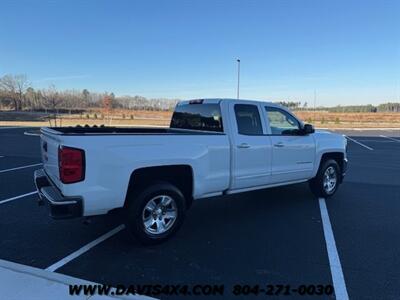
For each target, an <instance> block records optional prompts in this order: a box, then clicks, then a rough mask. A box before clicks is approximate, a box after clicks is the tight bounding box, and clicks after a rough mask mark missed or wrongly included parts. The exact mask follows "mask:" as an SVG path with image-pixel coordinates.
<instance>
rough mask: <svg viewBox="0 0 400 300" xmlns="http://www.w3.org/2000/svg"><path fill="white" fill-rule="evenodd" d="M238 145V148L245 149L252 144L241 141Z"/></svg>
mask: <svg viewBox="0 0 400 300" xmlns="http://www.w3.org/2000/svg"><path fill="white" fill-rule="evenodd" d="M237 147H238V148H242V149H245V148H250V145H249V144H247V143H241V144H240V145H237Z"/></svg>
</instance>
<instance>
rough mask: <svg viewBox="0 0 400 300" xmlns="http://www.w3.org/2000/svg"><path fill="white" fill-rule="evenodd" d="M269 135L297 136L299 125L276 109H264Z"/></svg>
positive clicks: (286, 114) (283, 112)
mask: <svg viewBox="0 0 400 300" xmlns="http://www.w3.org/2000/svg"><path fill="white" fill-rule="evenodd" d="M265 110H266V113H267V117H268V121H269V126H270V127H271V133H272V134H274V135H297V134H299V133H300V123H299V121H298V120H297V119H296V118H295V117H293V116H292V115H291V114H289V113H288V112H286V111H284V110H283V109H279V108H276V107H268V106H267V107H265Z"/></svg>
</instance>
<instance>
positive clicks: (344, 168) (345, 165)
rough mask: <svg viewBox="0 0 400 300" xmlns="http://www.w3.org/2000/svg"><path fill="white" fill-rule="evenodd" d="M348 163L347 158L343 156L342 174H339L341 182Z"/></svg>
mask: <svg viewBox="0 0 400 300" xmlns="http://www.w3.org/2000/svg"><path fill="white" fill-rule="evenodd" d="M348 164H349V162H348V160H347V158H344V159H343V162H342V176H341V178H340V179H341V180H340V181H341V182H342V181H343V178H344V176H346V172H347V168H348Z"/></svg>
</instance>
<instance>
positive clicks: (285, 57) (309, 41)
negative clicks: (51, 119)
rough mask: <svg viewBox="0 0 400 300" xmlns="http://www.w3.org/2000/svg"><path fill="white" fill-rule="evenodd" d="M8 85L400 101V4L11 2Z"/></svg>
mask: <svg viewBox="0 0 400 300" xmlns="http://www.w3.org/2000/svg"><path fill="white" fill-rule="evenodd" d="M0 1H1V9H0V76H3V75H5V74H26V75H27V76H28V78H29V80H30V82H31V83H32V85H33V86H34V87H35V88H46V87H48V86H49V85H55V86H56V87H57V88H58V89H84V88H86V89H88V90H90V91H97V92H105V91H108V92H114V93H115V94H116V95H141V96H145V97H150V98H158V97H163V98H174V99H194V98H214V97H216V98H219V97H224V98H234V97H236V88H237V62H236V59H237V58H240V60H241V72H240V98H244V99H261V100H267V101H282V100H286V101H301V102H302V103H304V102H307V103H308V106H313V102H314V91H315V94H316V101H317V106H318V105H323V106H334V105H356V104H369V103H371V104H378V103H383V102H388V101H392V102H393V101H398V102H400V1H398V0H381V1H379V0H376V1H370V0H364V1H352V0H347V1H341V0H334V1H325V0H315V1H309V0H291V1H285V0H279V1H275V0H264V1H251V0H247V1H245V0H243V1H236V0H229V1H218V0H214V1H208V0H201V1H200V0H199V1H173V0H169V1H164V0H159V1H153V0H143V1H133V0H127V1H122V0H116V1H111V0H109V1H102V0H96V1H95V0H93V1H87V0H79V1H74V0H68V1H67V0H65V1H62V0H52V1H44V0H42V1H39V0H37V1H34V0H25V1H19V0H0Z"/></svg>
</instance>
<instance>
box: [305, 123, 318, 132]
mask: <svg viewBox="0 0 400 300" xmlns="http://www.w3.org/2000/svg"><path fill="white" fill-rule="evenodd" d="M314 132H315V130H314V126H312V125H311V124H304V126H303V134H310V133H314Z"/></svg>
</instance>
